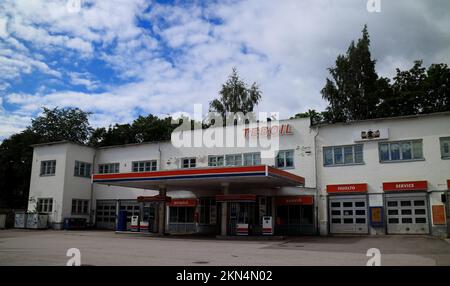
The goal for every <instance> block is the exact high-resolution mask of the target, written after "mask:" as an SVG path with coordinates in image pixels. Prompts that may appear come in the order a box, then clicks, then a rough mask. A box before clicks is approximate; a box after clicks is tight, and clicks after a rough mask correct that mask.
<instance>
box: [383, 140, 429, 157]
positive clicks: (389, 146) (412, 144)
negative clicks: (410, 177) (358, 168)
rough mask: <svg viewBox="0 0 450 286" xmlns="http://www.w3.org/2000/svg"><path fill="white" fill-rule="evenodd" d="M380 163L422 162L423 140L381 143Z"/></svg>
mask: <svg viewBox="0 0 450 286" xmlns="http://www.w3.org/2000/svg"><path fill="white" fill-rule="evenodd" d="M379 151H380V162H396V161H411V160H422V159H423V152H422V140H408V141H398V142H382V143H379Z"/></svg>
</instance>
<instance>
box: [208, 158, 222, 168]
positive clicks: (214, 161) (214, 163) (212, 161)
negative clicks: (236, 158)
mask: <svg viewBox="0 0 450 286" xmlns="http://www.w3.org/2000/svg"><path fill="white" fill-rule="evenodd" d="M223 161H224V158H223V156H208V166H210V167H218V166H223V165H224V164H223Z"/></svg>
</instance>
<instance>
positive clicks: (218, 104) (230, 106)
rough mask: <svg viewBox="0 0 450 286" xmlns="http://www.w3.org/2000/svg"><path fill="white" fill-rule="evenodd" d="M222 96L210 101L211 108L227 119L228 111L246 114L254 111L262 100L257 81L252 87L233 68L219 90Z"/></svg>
mask: <svg viewBox="0 0 450 286" xmlns="http://www.w3.org/2000/svg"><path fill="white" fill-rule="evenodd" d="M219 94H220V98H219V99H214V100H213V101H211V102H210V104H209V106H210V108H209V110H210V111H211V112H217V113H219V114H220V115H221V116H222V118H223V119H226V115H227V113H237V112H242V113H243V114H244V115H246V114H248V113H249V112H253V109H254V108H255V106H256V105H258V103H259V101H260V100H261V91H260V90H259V87H258V85H257V84H256V83H253V84H252V85H251V86H250V88H249V87H248V86H247V84H246V83H244V82H243V81H242V80H241V79H240V78H239V75H238V73H237V70H236V68H233V70H232V72H231V75H230V76H229V77H228V80H227V81H226V83H225V84H223V85H222V89H221V90H220V92H219Z"/></svg>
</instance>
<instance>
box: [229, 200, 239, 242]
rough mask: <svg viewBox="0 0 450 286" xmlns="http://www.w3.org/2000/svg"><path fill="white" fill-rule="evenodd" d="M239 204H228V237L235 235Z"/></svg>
mask: <svg viewBox="0 0 450 286" xmlns="http://www.w3.org/2000/svg"><path fill="white" fill-rule="evenodd" d="M238 209H239V203H233V202H230V203H228V213H229V216H228V235H236V224H237V218H238V211H239V210H238Z"/></svg>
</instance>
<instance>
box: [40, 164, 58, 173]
mask: <svg viewBox="0 0 450 286" xmlns="http://www.w3.org/2000/svg"><path fill="white" fill-rule="evenodd" d="M55 172H56V160H50V161H42V162H41V176H54V175H55Z"/></svg>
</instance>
